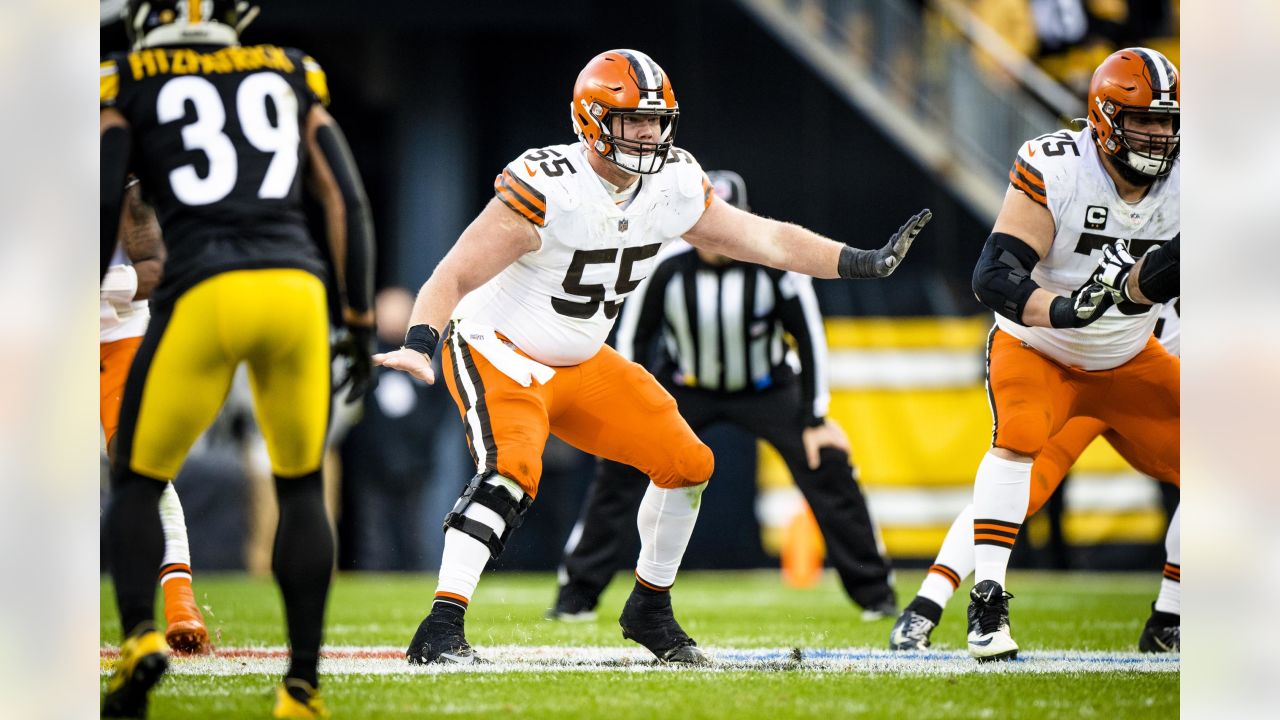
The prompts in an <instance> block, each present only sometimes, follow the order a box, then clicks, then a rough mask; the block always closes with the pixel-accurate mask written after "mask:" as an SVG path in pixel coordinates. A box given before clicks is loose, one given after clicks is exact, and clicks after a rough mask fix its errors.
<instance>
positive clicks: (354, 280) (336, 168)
mask: <svg viewBox="0 0 1280 720" xmlns="http://www.w3.org/2000/svg"><path fill="white" fill-rule="evenodd" d="M316 143H317V144H318V145H319V147H320V152H322V153H324V157H325V160H326V161H327V162H328V163H329V167H330V168H331V169H332V170H333V176H334V179H335V180H337V182H338V190H339V191H340V192H341V193H342V201H343V204H344V205H345V206H346V210H347V212H346V217H347V257H346V259H345V263H346V264H345V272H344V275H345V277H346V285H347V287H346V291H347V305H349V306H350V307H351V309H352V310H354V311H356V312H358V313H363V312H366V311H368V310H369V309H370V308H372V307H373V264H374V238H373V220H372V218H371V217H370V213H369V199H368V197H366V196H365V193H364V183H363V182H362V181H361V180H360V171H359V170H358V169H357V168H356V163H355V160H354V159H353V158H352V157H351V149H350V148H349V147H348V146H347V141H346V138H344V137H343V135H342V131H341V130H340V129H338V126H337V125H333V124H324V125H321V126H320V127H319V128H318V129H317V130H316ZM335 261H336V259H335Z"/></svg>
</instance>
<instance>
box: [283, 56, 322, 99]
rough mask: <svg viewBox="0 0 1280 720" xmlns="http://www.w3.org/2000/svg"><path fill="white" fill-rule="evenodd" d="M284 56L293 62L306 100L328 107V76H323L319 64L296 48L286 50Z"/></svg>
mask: <svg viewBox="0 0 1280 720" xmlns="http://www.w3.org/2000/svg"><path fill="white" fill-rule="evenodd" d="M285 54H286V55H287V56H288V57H289V59H290V60H291V61H293V64H294V67H295V70H294V72H295V73H299V75H300V76H301V78H302V83H303V86H304V88H305V90H304V93H305V95H306V100H307V101H309V102H311V103H319V104H320V105H321V106H323V107H328V105H329V76H328V75H326V74H325V72H324V68H322V67H320V63H318V62H316V59H315V58H313V57H311V56H310V55H308V54H306V53H304V52H303V51H301V50H299V49H297V48H286V49H285ZM295 77H297V76H295ZM295 82H296V81H295Z"/></svg>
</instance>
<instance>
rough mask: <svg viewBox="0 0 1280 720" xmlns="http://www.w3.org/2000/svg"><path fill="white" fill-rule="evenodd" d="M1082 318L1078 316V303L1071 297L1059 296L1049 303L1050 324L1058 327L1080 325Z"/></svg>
mask: <svg viewBox="0 0 1280 720" xmlns="http://www.w3.org/2000/svg"><path fill="white" fill-rule="evenodd" d="M1079 321H1080V318H1079V317H1077V316H1076V303H1075V301H1074V300H1072V299H1071V298H1069V297H1062V296H1061V295H1059V296H1058V297H1056V298H1054V299H1053V302H1051V303H1049V324H1050V325H1052V326H1053V327H1056V328H1073V327H1078V326H1079Z"/></svg>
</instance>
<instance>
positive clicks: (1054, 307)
mask: <svg viewBox="0 0 1280 720" xmlns="http://www.w3.org/2000/svg"><path fill="white" fill-rule="evenodd" d="M1115 304H1116V299H1115V296H1114V295H1113V294H1112V292H1111V291H1110V290H1108V289H1107V286H1106V285H1103V284H1102V283H1101V282H1098V281H1096V280H1090V281H1089V282H1087V283H1085V284H1084V286H1083V287H1081V288H1080V289H1078V290H1076V291H1075V292H1073V293H1071V297H1057V298H1054V299H1053V302H1052V303H1051V304H1050V305H1049V324H1050V325H1052V326H1053V327H1056V328H1082V327H1084V326H1086V325H1089V324H1091V323H1092V322H1093V321H1095V320H1097V319H1098V318H1100V317H1102V315H1103V313H1105V312H1106V311H1107V308H1109V307H1111V306H1112V305H1115Z"/></svg>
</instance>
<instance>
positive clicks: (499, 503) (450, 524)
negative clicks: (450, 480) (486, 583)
mask: <svg viewBox="0 0 1280 720" xmlns="http://www.w3.org/2000/svg"><path fill="white" fill-rule="evenodd" d="M497 474H498V473H496V472H494V471H493V470H485V471H484V472H482V473H478V474H477V475H476V476H475V477H473V478H471V482H469V483H467V487H466V489H465V490H463V491H462V497H460V498H458V502H456V503H454V505H453V510H450V511H449V514H448V515H445V516H444V529H445V531H446V532H447V531H448V530H449V528H453V529H454V530H457V531H459V532H463V533H466V534H467V535H470V536H471V537H473V538H475V539H476V540H479V541H480V542H482V543H484V544H485V545H486V546H487V547H488V548H489V557H490V558H493V559H494V560H496V559H497V558H498V556H499V555H501V554H502V550H503V548H504V547H506V543H507V538H509V537H511V531H513V530H515V529H516V528H518V527H520V524H521V523H523V522H524V514H525V513H526V512H528V510H529V506H530V505H532V504H533V498H532V497H530V496H529V495H528V493H526V494H525V496H524V497H522V498H520V500H516V499H515V498H513V497H511V493H509V492H507V491H506V490H503V489H502V488H500V487H498V486H496V485H490V484H488V483H486V482H485V481H486V480H488V479H489V478H491V477H493V476H495V475H497ZM471 503H476V504H478V505H481V506H483V507H487V508H489V509H490V510H492V511H494V512H496V513H498V516H499V517H501V518H502V521H503V522H505V523H506V524H507V529H506V530H504V531H503V532H502V536H501V537H499V536H498V534H497V533H495V532H494V531H493V528H491V527H489V526H488V525H485V524H484V523H482V522H478V521H476V520H473V519H471V518H469V517H467V516H466V515H464V514H463V512H465V511H466V509H467V506H468V505H470V504H471Z"/></svg>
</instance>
